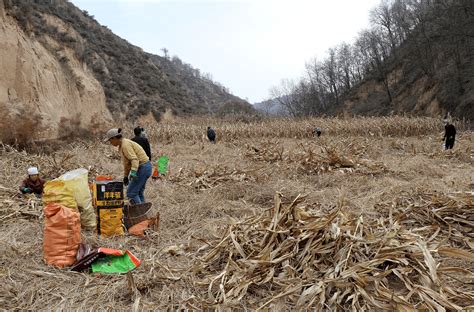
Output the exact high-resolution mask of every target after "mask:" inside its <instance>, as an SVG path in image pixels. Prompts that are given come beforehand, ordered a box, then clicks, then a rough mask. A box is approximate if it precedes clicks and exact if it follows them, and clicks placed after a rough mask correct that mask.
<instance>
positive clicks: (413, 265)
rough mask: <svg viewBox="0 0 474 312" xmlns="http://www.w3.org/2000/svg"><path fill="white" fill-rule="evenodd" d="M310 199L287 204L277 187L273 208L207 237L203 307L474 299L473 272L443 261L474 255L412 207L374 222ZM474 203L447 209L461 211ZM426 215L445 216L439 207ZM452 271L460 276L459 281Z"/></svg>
mask: <svg viewBox="0 0 474 312" xmlns="http://www.w3.org/2000/svg"><path fill="white" fill-rule="evenodd" d="M303 200H304V197H301V196H298V197H297V198H296V199H295V200H294V201H293V202H291V203H288V204H284V203H282V195H281V194H277V195H276V196H275V206H274V207H273V209H272V210H271V211H270V213H269V214H268V215H262V216H255V217H251V218H249V219H247V220H244V221H242V222H237V223H234V224H232V225H230V226H229V227H228V229H227V231H226V232H225V233H224V234H223V236H222V238H220V239H218V240H216V241H211V242H206V243H207V244H206V245H205V246H203V247H202V248H201V249H200V252H203V251H205V253H204V254H203V255H202V256H201V257H199V259H198V260H196V261H195V263H194V265H193V267H192V268H191V270H192V272H193V274H194V276H195V277H194V278H193V280H194V281H195V285H197V286H201V287H204V288H205V289H206V290H207V292H204V293H203V294H202V297H201V298H199V299H200V300H201V306H207V307H232V306H234V307H235V306H241V304H242V302H246V305H245V307H247V308H251V309H255V308H258V309H263V308H270V309H271V308H277V307H278V306H286V308H290V309H296V310H304V309H314V310H316V311H321V310H329V311H336V310H340V311H341V310H342V311H345V310H357V311H359V310H368V311H373V310H377V311H387V310H391V311H393V310H400V311H419V310H427V311H435V310H437V311H445V310H459V309H461V307H462V306H468V305H473V304H474V291H473V287H472V283H473V281H474V274H473V273H472V271H469V269H468V268H466V267H464V266H461V265H458V266H453V265H452V264H451V265H450V266H446V265H444V263H445V261H449V260H451V258H455V260H459V259H461V260H468V261H470V262H471V263H472V261H474V254H472V253H471V252H469V251H468V250H466V249H462V248H461V247H453V246H450V245H449V242H448V240H446V237H442V236H441V235H439V236H436V235H433V234H432V233H431V230H432V227H431V226H423V225H421V224H420V225H419V226H416V225H417V224H418V223H417V222H416V221H415V223H410V218H408V216H407V214H406V211H392V212H391V213H390V216H389V217H380V218H376V219H373V220H370V219H366V218H364V217H362V216H361V215H360V216H356V215H353V214H351V213H350V211H347V210H344V209H334V211H332V212H330V213H327V214H324V213H319V214H318V213H315V212H311V211H310V210H308V209H307V208H306V207H305V206H302V203H303ZM473 202H474V200H473V198H472V197H471V198H470V199H469V205H468V206H466V205H465V204H463V203H462V202H461V203H458V204H457V205H451V206H450V207H449V208H446V209H447V211H449V214H452V215H453V216H459V215H462V214H463V213H464V212H465V210H469V209H471V210H472V206H470V205H472V203H473ZM469 207H470V208H469ZM439 209H443V208H441V207H440V208H439ZM439 213H441V212H440V211H439V210H438V211H437V212H436V214H439ZM433 217H434V219H433ZM471 217H472V215H471ZM456 218H457V217H456ZM424 219H425V223H427V222H429V221H430V220H431V221H433V222H434V224H436V221H435V219H436V215H427V216H424ZM444 221H445V222H453V223H455V222H456V221H455V220H454V219H451V220H448V219H447V217H445V218H444ZM471 221H472V220H471ZM471 229H472V228H471ZM438 232H439V231H438ZM427 235H429V236H427ZM448 274H454V275H456V274H458V276H457V278H456V281H458V285H454V284H452V283H451V281H452V279H449V277H450V275H448ZM460 285H464V286H466V285H467V286H468V287H464V288H463V287H460ZM454 287H456V288H454ZM196 299H197V298H196Z"/></svg>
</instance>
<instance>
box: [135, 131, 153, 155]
mask: <svg viewBox="0 0 474 312" xmlns="http://www.w3.org/2000/svg"><path fill="white" fill-rule="evenodd" d="M133 132H134V133H135V137H134V138H133V139H132V141H133V142H135V143H138V145H140V146H141V147H142V148H143V150H144V151H145V154H146V155H147V156H148V159H150V161H151V148H150V142H149V141H148V139H147V138H146V137H145V129H143V128H142V127H136V128H135V129H133Z"/></svg>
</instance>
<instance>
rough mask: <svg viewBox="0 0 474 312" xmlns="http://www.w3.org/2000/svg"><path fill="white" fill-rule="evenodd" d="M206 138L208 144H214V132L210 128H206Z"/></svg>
mask: <svg viewBox="0 0 474 312" xmlns="http://www.w3.org/2000/svg"><path fill="white" fill-rule="evenodd" d="M207 138H208V139H209V141H210V142H212V143H216V132H215V131H214V129H212V128H211V127H207Z"/></svg>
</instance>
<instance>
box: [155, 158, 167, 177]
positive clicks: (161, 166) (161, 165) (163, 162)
mask: <svg viewBox="0 0 474 312" xmlns="http://www.w3.org/2000/svg"><path fill="white" fill-rule="evenodd" d="M169 161H170V159H169V158H168V156H161V157H160V158H159V159H158V161H157V162H156V163H157V165H158V173H159V174H160V175H166V174H168V166H169Z"/></svg>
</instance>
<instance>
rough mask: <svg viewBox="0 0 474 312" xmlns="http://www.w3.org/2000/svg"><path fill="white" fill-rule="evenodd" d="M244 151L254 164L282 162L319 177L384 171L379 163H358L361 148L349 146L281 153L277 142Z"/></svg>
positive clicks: (311, 147)
mask: <svg viewBox="0 0 474 312" xmlns="http://www.w3.org/2000/svg"><path fill="white" fill-rule="evenodd" d="M247 149H248V150H247V153H246V156H247V157H248V158H251V159H252V160H254V161H260V162H269V163H277V162H283V163H286V164H288V165H290V166H291V167H293V169H295V170H296V171H297V172H299V173H302V174H321V173H324V172H329V171H335V170H338V171H341V172H344V173H346V172H359V173H365V174H378V173H382V172H385V171H387V169H386V168H385V166H384V165H383V164H381V163H375V162H373V161H368V160H362V159H360V158H359V155H361V154H363V146H362V147H361V146H356V145H354V144H351V143H348V144H347V145H345V146H336V145H335V144H322V145H314V144H299V145H298V149H295V150H291V151H285V150H284V148H283V147H282V146H281V145H280V144H279V143H278V142H270V141H269V142H266V143H264V144H262V145H261V146H259V147H253V146H252V147H249V146H247Z"/></svg>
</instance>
